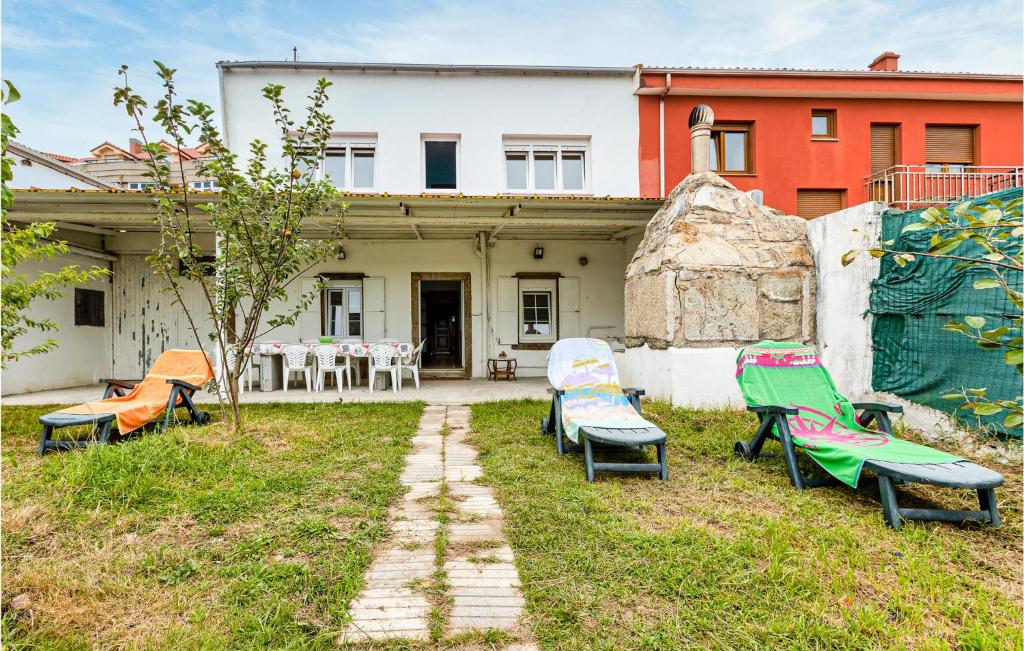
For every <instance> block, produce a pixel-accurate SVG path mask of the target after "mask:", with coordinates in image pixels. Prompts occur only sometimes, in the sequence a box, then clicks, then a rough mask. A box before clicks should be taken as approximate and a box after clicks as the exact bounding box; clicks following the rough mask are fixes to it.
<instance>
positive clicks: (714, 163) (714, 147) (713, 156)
mask: <svg viewBox="0 0 1024 651" xmlns="http://www.w3.org/2000/svg"><path fill="white" fill-rule="evenodd" d="M720 135H721V134H720V133H712V134H711V142H710V145H709V147H708V164H709V166H710V167H709V168H708V169H710V170H711V171H712V172H717V171H719V170H718V136H720Z"/></svg>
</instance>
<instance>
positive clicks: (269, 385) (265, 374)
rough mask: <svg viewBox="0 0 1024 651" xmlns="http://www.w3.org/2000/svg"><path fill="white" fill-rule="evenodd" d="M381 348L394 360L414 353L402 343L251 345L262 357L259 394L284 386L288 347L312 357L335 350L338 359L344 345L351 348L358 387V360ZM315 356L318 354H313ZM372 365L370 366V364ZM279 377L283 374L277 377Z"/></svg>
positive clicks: (273, 342) (254, 354)
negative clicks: (328, 348)
mask: <svg viewBox="0 0 1024 651" xmlns="http://www.w3.org/2000/svg"><path fill="white" fill-rule="evenodd" d="M378 344H383V345H386V346H392V347H393V348H394V350H395V352H394V354H393V355H392V357H397V356H399V355H405V354H408V353H409V352H411V351H412V350H413V348H414V346H413V345H412V344H411V343H408V342H399V341H334V342H329V343H324V342H320V341H316V340H313V341H309V340H307V341H302V342H298V341H296V342H287V341H262V342H260V341H257V342H255V343H254V344H253V345H252V354H253V356H254V357H255V356H257V355H259V356H260V362H259V365H260V391H273V390H275V389H278V388H281V386H283V384H282V382H283V381H282V380H279V378H284V377H286V375H285V372H284V363H285V362H284V349H285V348H286V347H288V346H296V345H298V346H305V347H306V348H307V349H309V352H310V353H314V351H315V349H316V348H317V347H318V346H334V347H335V348H336V349H337V351H338V355H339V356H340V355H341V354H342V352H341V347H342V345H347V346H349V352H347V353H346V355H347V356H349V357H352V358H353V362H354V364H353V367H354V369H355V372H356V384H362V374H361V373H360V366H359V360H360V359H364V358H366V359H367V360H368V359H369V357H370V348H371V347H373V346H376V345H378ZM314 354H315V353H314ZM370 363H371V362H369V361H368V362H367V364H370ZM278 373H280V374H278ZM379 377H381V378H383V377H386V375H385V374H383V373H382V374H381V375H380V376H379Z"/></svg>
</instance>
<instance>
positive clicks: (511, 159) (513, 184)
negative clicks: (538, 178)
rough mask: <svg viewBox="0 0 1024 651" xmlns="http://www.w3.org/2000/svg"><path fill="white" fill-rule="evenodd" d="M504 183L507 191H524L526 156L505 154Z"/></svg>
mask: <svg viewBox="0 0 1024 651" xmlns="http://www.w3.org/2000/svg"><path fill="white" fill-rule="evenodd" d="M505 183H506V184H507V186H508V188H507V189H509V190H525V189H526V154H518V153H516V154H512V153H508V154H505Z"/></svg>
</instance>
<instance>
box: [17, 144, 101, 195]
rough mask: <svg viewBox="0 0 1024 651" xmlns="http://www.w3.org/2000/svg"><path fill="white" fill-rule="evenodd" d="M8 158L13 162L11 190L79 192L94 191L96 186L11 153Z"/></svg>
mask: <svg viewBox="0 0 1024 651" xmlns="http://www.w3.org/2000/svg"><path fill="white" fill-rule="evenodd" d="M8 157H9V158H11V159H12V160H13V163H12V165H11V172H12V173H13V174H14V179H13V180H12V181H11V183H10V186H11V187H12V188H18V189H28V188H46V189H47V190H70V189H71V188H76V189H79V190H95V189H96V185H94V184H92V183H86V182H85V181H83V180H81V179H79V178H76V177H74V176H72V175H70V174H65V173H64V172H61V171H60V170H55V169H53V168H52V167H48V166H46V165H43V164H42V163H39V162H35V161H29V160H28V159H22V158H21V157H20V156H15V155H14V154H13V153H12V154H9V155H8ZM24 162H30V163H31V165H25V164H24Z"/></svg>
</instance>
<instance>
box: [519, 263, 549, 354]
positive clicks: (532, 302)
mask: <svg viewBox="0 0 1024 651" xmlns="http://www.w3.org/2000/svg"><path fill="white" fill-rule="evenodd" d="M557 282H558V281H557V279H554V278H552V279H546V278H545V279H530V280H527V279H521V280H520V281H519V340H520V341H522V342H525V343H530V342H541V343H543V342H553V341H555V339H556V338H557V327H558V324H557V322H556V314H557V311H556V308H555V296H556V287H557Z"/></svg>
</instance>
